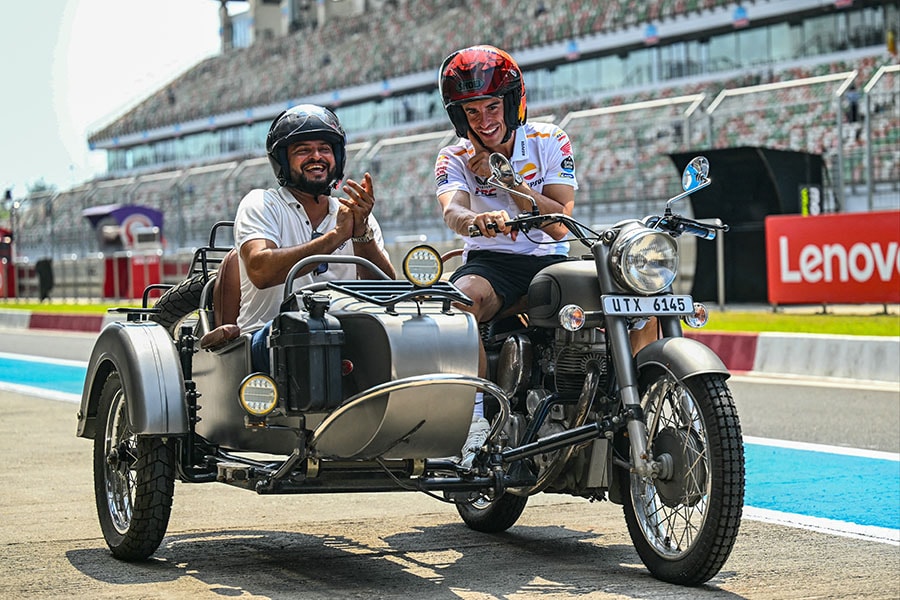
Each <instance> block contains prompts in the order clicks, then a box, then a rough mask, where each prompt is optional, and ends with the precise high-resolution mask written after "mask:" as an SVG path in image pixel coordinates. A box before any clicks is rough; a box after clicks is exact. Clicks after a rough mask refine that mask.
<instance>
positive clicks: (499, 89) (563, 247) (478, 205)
mask: <svg viewBox="0 0 900 600" xmlns="http://www.w3.org/2000/svg"><path fill="white" fill-rule="evenodd" d="M439 87H440V92H441V96H442V98H443V102H444V108H445V109H446V110H447V114H448V115H449V116H450V121H451V122H452V123H453V126H454V128H455V130H456V134H457V135H458V136H459V137H460V140H459V141H458V142H457V143H454V144H451V145H449V146H447V147H445V148H443V149H442V150H441V151H440V153H439V154H438V158H437V162H436V164H435V181H436V183H437V197H438V201H439V202H440V203H441V207H442V209H443V213H444V221H445V222H446V223H447V225H448V226H449V227H450V229H452V230H453V231H455V232H456V233H458V234H460V235H461V236H463V239H464V240H465V249H464V254H463V265H462V266H461V267H460V268H459V269H457V270H456V272H455V273H454V274H453V275H452V276H451V280H452V281H453V282H454V283H455V284H456V285H457V287H459V288H460V289H461V290H462V291H463V292H465V293H466V294H467V295H468V296H469V297H470V298H471V299H472V300H474V302H475V304H474V305H473V306H472V307H471V308H466V307H462V308H464V309H465V310H469V311H470V312H472V313H473V314H474V315H475V317H476V318H477V319H478V321H479V322H484V321H488V320H490V319H491V318H493V317H494V316H495V315H497V314H498V313H500V312H501V311H503V310H504V309H507V308H509V307H511V306H513V305H514V304H516V302H517V301H518V300H519V298H521V297H522V296H524V295H525V294H526V293H527V291H528V284H529V283H530V282H531V280H532V278H533V277H534V275H535V274H536V273H537V272H538V271H540V270H541V269H542V268H544V267H546V266H548V265H551V264H553V263H555V262H559V261H563V260H566V259H567V257H568V253H569V244H568V242H566V241H563V240H564V238H565V237H566V235H567V230H566V229H565V228H564V226H562V225H559V224H553V225H548V226H546V227H544V228H543V229H539V230H533V231H530V232H529V233H528V235H527V236H525V235H517V233H518V232H515V231H510V229H509V228H508V227H507V226H506V224H505V223H506V221H507V220H509V218H510V215H513V216H515V215H517V214H519V213H521V212H523V211H529V212H530V211H531V210H532V201H531V200H528V199H527V198H522V197H518V196H514V195H512V194H509V193H507V192H505V191H503V190H498V189H497V188H495V187H493V186H491V185H490V184H489V183H488V181H487V180H488V177H490V175H491V170H490V165H489V164H488V157H489V156H490V154H491V153H492V152H499V153H500V154H503V155H504V156H506V157H507V158H508V159H510V162H511V163H512V166H513V169H514V170H515V171H516V172H517V173H519V174H520V175H521V176H522V183H520V184H519V185H517V186H516V187H515V188H514V189H515V190H516V191H518V192H521V193H522V194H525V195H526V196H527V197H530V198H531V199H532V200H533V201H534V202H535V203H536V204H537V207H538V209H539V210H540V211H541V213H565V214H568V215H571V214H572V207H573V206H574V204H575V190H576V189H577V183H576V179H575V160H574V158H573V156H572V146H571V144H570V143H569V138H568V136H567V135H566V133H565V132H564V131H563V130H562V129H560V128H559V127H557V126H556V125H553V124H549V123H533V122H531V123H530V122H527V121H526V104H525V84H524V82H523V79H522V72H521V71H520V70H519V66H518V65H517V64H516V62H515V60H513V58H512V57H511V56H510V55H509V54H507V53H506V52H504V51H503V50H500V49H498V48H495V47H493V46H472V47H470V48H464V49H462V50H458V51H456V52H454V53H452V54H451V55H450V56H448V57H447V58H446V59H445V60H444V62H443V64H442V65H441V69H440V76H439ZM473 225H474V226H475V227H477V228H478V230H479V231H480V232H481V234H482V235H481V236H479V237H469V227H470V226H473ZM485 364H486V358H485V356H484V348H483V347H482V348H481V356H480V360H479V370H480V371H481V374H482V375H484V372H485V370H486V369H485ZM482 417H483V414H482V408H481V404H480V402H479V398H478V397H476V405H475V418H474V419H473V422H472V429H471V430H470V435H469V440H467V442H466V446H465V447H464V449H463V451H464V452H463V460H462V463H463V465H468V464H470V461H471V457H472V455H473V451H474V449H477V448H478V447H480V446H481V445H482V444H483V443H484V440H485V437H486V435H487V432H488V429H489V425H488V423H487V421H486V420H485V419H484V418H482Z"/></svg>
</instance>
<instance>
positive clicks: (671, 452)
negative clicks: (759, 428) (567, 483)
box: [619, 372, 744, 585]
mask: <svg viewBox="0 0 900 600" xmlns="http://www.w3.org/2000/svg"><path fill="white" fill-rule="evenodd" d="M640 389H641V405H642V408H643V410H644V418H645V423H646V424H647V428H648V446H649V448H650V449H651V451H652V455H653V457H654V459H655V460H657V461H659V462H660V464H661V467H662V468H661V472H660V475H659V476H658V477H655V478H652V477H643V476H640V475H638V474H636V473H628V472H626V471H625V470H624V469H620V470H619V477H620V480H619V481H620V483H621V489H622V490H623V499H624V502H623V509H624V513H625V521H626V523H627V525H628V532H629V534H630V535H631V540H632V542H633V543H634V547H635V549H636V550H637V552H638V555H639V556H640V557H641V560H642V561H643V562H644V564H645V565H646V566H647V568H648V569H649V570H650V572H651V573H652V574H653V575H654V577H657V578H658V579H661V580H663V581H668V582H671V583H677V584H681V585H699V584H701V583H703V582H705V581H708V580H709V579H711V578H712V577H714V576H715V575H716V573H718V572H719V569H721V568H722V566H723V565H724V564H725V561H726V560H727V559H728V556H729V554H730V553H731V549H732V547H733V546H734V542H735V539H736V538H737V533H738V528H739V527H740V523H741V512H742V510H743V506H744V446H743V440H742V438H741V426H740V422H739V420H738V416H737V412H736V410H735V406H734V399H733V398H732V396H731V391H730V390H729V389H728V386H727V385H726V383H725V377H724V376H723V375H721V374H704V375H699V376H696V377H693V378H691V379H689V380H687V381H684V382H682V381H678V380H676V379H674V378H673V377H672V376H671V375H669V374H666V373H661V372H654V373H652V374H645V375H644V376H643V377H642V379H641V388H640ZM626 490H627V491H626Z"/></svg>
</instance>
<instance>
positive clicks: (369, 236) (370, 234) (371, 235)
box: [350, 223, 375, 244]
mask: <svg viewBox="0 0 900 600" xmlns="http://www.w3.org/2000/svg"><path fill="white" fill-rule="evenodd" d="M374 239H375V232H374V231H372V228H371V227H369V225H368V223H367V224H366V232H365V233H364V234H362V235H361V236H359V237H352V238H350V241H351V242H358V243H360V244H365V243H366V242H371V241H372V240H374Z"/></svg>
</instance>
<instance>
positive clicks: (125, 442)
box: [94, 371, 175, 560]
mask: <svg viewBox="0 0 900 600" xmlns="http://www.w3.org/2000/svg"><path fill="white" fill-rule="evenodd" d="M97 417H98V422H99V423H102V425H103V428H102V429H98V431H97V433H96V435H95V437H94V497H95V499H96V502H97V515H98V516H99V518H100V528H101V529H102V530H103V537H104V539H105V540H106V544H107V545H108V546H109V549H110V550H111V551H112V553H113V556H115V557H116V558H120V559H122V560H142V559H145V558H147V557H149V556H150V555H151V554H153V553H154V552H155V551H156V549H157V548H158V547H159V544H160V543H161V542H162V539H163V537H164V536H165V534H166V527H168V524H169V515H170V513H171V510H172V497H173V495H174V494H175V453H174V450H173V445H172V441H171V440H168V441H166V440H162V439H160V438H149V437H142V436H138V435H136V434H135V433H134V431H133V430H132V428H131V425H130V423H129V422H128V407H127V398H126V395H125V390H124V388H123V386H122V381H121V378H120V377H119V374H118V373H117V372H115V371H114V372H113V373H111V374H110V375H109V377H108V378H107V380H106V383H105V384H104V386H103V390H102V391H101V392H100V411H99V413H98V415H97Z"/></svg>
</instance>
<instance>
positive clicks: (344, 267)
mask: <svg viewBox="0 0 900 600" xmlns="http://www.w3.org/2000/svg"><path fill="white" fill-rule="evenodd" d="M339 207H340V202H338V200H337V198H329V199H328V214H327V215H326V216H325V218H324V219H323V220H322V222H321V223H319V226H318V228H316V230H315V231H317V232H319V233H325V232H327V231H331V230H332V229H334V227H335V225H336V224H337V214H338V209H339ZM369 226H370V227H371V228H372V231H373V232H374V234H375V243H377V244H378V247H379V248H380V249H381V250H382V251H384V239H383V237H382V234H381V227H380V226H379V225H378V221H377V220H376V219H375V216H374V215H369ZM312 235H313V228H312V225H311V224H310V221H309V217H308V216H307V214H306V210H305V209H304V208H303V205H302V204H300V203H299V202H298V201H297V199H296V198H294V196H293V195H292V194H291V192H290V191H289V190H288V189H287V188H285V187H279V188H278V189H274V188H269V189H267V190H263V189H255V190H252V191H250V192H249V193H248V194H247V195H246V196H244V198H243V199H242V200H241V203H240V205H238V209H237V214H236V216H235V219H234V243H235V247H237V248H240V247H241V246H242V245H243V244H244V242H247V241H249V240H257V239H265V240H270V241H272V242H274V243H275V245H276V246H277V247H278V248H287V247H290V246H297V245H299V244H305V243H306V242H308V241H310V240H311V239H312ZM332 254H337V255H344V256H353V242H352V241H350V240H347V241H346V242H344V243H343V244H341V245H340V246H339V247H338V248H337V249H336V250H335V251H334V252H333V253H332ZM238 264H239V265H240V270H241V310H240V313H239V315H238V319H237V325H238V327H239V328H240V329H241V331H244V332H251V331H255V330H257V329H260V328H262V327H264V326H265V324H266V323H268V322H269V321H271V320H272V319H273V318H274V317H275V315H277V314H278V310H279V307H280V306H281V301H282V299H283V298H284V284H279V285H276V286H273V287H270V288H266V289H259V288H258V287H256V286H255V285H253V283H252V282H251V281H250V278H249V277H247V270H246V268H245V267H244V261H243V259H241V260H239V261H238ZM346 279H356V265H351V264H335V263H331V264H329V265H328V270H327V271H325V272H324V273H322V274H321V275H316V274H315V273H309V274H307V275H302V276H300V277H297V278H296V279H295V280H294V289H295V290H296V289H297V288H300V287H302V286H304V285H308V284H310V283H314V282H317V281H330V280H346Z"/></svg>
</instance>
